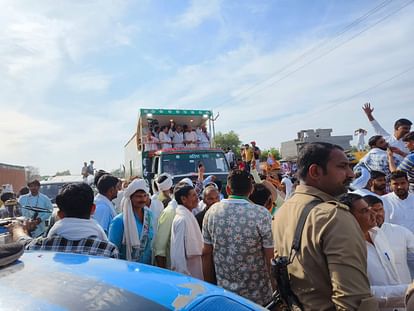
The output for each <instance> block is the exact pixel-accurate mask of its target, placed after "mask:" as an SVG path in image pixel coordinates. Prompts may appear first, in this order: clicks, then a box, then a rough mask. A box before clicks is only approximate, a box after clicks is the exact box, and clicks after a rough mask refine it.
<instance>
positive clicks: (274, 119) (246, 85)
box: [129, 10, 414, 147]
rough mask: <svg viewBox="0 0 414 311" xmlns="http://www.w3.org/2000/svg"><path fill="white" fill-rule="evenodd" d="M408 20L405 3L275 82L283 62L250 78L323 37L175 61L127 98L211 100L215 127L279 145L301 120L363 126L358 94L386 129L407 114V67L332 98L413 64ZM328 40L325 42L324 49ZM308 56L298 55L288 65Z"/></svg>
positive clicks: (181, 102)
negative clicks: (170, 71)
mask: <svg viewBox="0 0 414 311" xmlns="http://www.w3.org/2000/svg"><path fill="white" fill-rule="evenodd" d="M413 27H414V19H413V18H412V10H411V11H409V10H408V11H406V12H405V13H403V14H399V15H398V16H394V18H391V19H389V20H387V21H385V22H383V23H381V24H379V25H377V26H376V27H374V28H372V29H371V30H369V31H367V32H366V33H364V34H362V35H360V36H359V37H357V38H355V39H354V40H351V41H349V42H348V43H346V44H344V45H343V46H341V47H340V48H338V49H336V50H334V51H333V52H332V53H330V54H328V55H326V56H324V57H322V58H321V59H320V60H318V61H316V62H314V63H313V64H311V65H309V66H306V67H305V68H303V69H301V70H299V71H298V72H297V73H294V74H292V75H291V76H290V77H288V78H286V79H284V80H282V81H279V82H275V81H277V80H278V79H279V78H280V77H283V75H284V74H285V73H286V72H289V70H288V71H286V72H284V73H282V74H279V75H277V76H275V77H274V78H272V79H270V80H268V81H267V82H266V83H265V84H264V85H265V86H268V87H266V88H262V85H259V86H257V87H255V88H252V89H251V86H252V85H253V86H254V85H256V83H257V82H260V81H263V80H265V79H266V78H267V77H269V75H271V74H272V73H273V72H275V71H277V69H278V68H283V67H284V65H285V64H287V63H289V62H290V61H291V60H292V59H295V57H296V56H298V55H301V54H302V53H303V51H306V50H308V49H309V48H310V47H312V46H314V45H315V44H317V43H318V42H321V41H323V39H324V38H320V39H318V40H317V41H315V38H314V37H313V35H312V36H311V37H310V38H307V40H305V39H302V40H300V39H299V40H297V42H296V45H294V46H293V45H292V46H289V47H286V48H285V49H284V50H276V51H271V52H269V53H266V54H264V53H262V52H261V51H260V50H258V49H257V48H255V47H254V46H251V45H245V46H242V47H240V48H238V49H237V50H234V51H231V52H227V53H225V54H222V55H220V56H218V57H217V58H216V59H213V60H210V61H208V62H205V63H200V64H197V65H192V66H187V67H185V68H182V69H180V70H179V71H178V72H177V74H176V75H175V76H172V77H171V78H169V79H166V80H164V81H162V82H161V83H158V84H157V86H156V87H154V88H153V89H151V88H148V87H146V88H145V90H138V91H137V92H136V93H135V94H134V95H133V96H131V98H130V99H129V101H130V102H133V101H134V99H136V100H139V102H143V103H146V104H149V105H153V106H155V107H157V106H160V103H166V102H168V103H171V104H168V106H169V107H178V108H181V107H183V108H188V107H193V108H209V107H210V108H211V107H213V108H214V110H215V111H216V112H217V111H220V115H221V116H220V119H219V120H218V121H217V124H216V129H218V130H221V131H229V130H235V131H236V132H238V133H240V135H241V138H242V140H244V141H250V140H251V139H253V138H254V139H255V140H257V141H258V143H260V144H261V145H262V146H265V147H270V146H279V144H280V142H281V141H285V140H290V139H292V138H294V137H295V136H296V132H297V131H299V130H301V129H305V128H319V127H332V128H334V134H338V133H339V134H347V133H351V134H352V132H353V130H354V128H359V127H366V128H369V124H368V123H367V121H366V119H365V116H364V115H363V114H362V111H361V105H362V104H363V103H364V102H365V101H372V102H373V104H375V107H376V108H377V109H376V113H377V114H376V115H377V117H378V119H379V120H381V121H382V122H383V123H384V126H387V128H390V129H391V124H392V123H393V121H394V119H396V118H399V117H400V116H401V115H402V116H406V117H408V118H410V116H412V115H414V108H413V107H414V106H412V105H407V103H406V98H413V95H414V91H413V90H412V88H411V87H410V82H411V84H412V83H413V82H414V81H413V80H414V71H412V72H410V73H407V74H406V75H404V76H401V77H399V78H398V79H396V80H395V81H391V82H389V83H388V84H384V85H382V86H380V87H378V88H376V89H374V90H372V91H370V92H368V93H366V94H362V95H361V96H358V97H355V98H353V99H352V100H348V101H345V100H342V102H341V101H340V100H339V99H346V98H347V97H349V96H351V95H353V94H356V93H358V92H360V91H363V90H365V89H367V88H370V87H371V86H373V85H376V84H377V83H379V82H381V81H384V80H386V79H387V78H389V77H391V76H393V75H395V74H397V73H399V72H400V71H402V70H404V69H405V68H407V66H409V65H414V63H411V62H410V61H411V59H412V57H411V56H410V55H413V53H414V43H413V41H412V40H410V38H411V34H410V31H409V29H412V28H413ZM355 31H358V30H355ZM351 35H352V34H349V37H350V36H351ZM333 42H334V43H335V41H333ZM332 47H333V46H332V45H330V46H329V45H328V46H327V48H326V50H328V49H329V48H332ZM311 59H312V58H309V59H306V58H305V59H304V60H302V62H299V63H298V64H296V66H294V67H292V68H290V70H294V69H295V68H299V67H300V66H301V65H302V64H304V63H306V62H307V61H309V60H311ZM402 81H405V83H401V82H402ZM273 82H274V85H272V83H273ZM246 89H247V90H248V91H247V92H246ZM159 90H162V92H159ZM256 90H259V91H258V92H256ZM399 94H405V95H406V96H400V95H399ZM229 98H230V100H229ZM390 103H392V106H391V105H390ZM333 104H335V106H333V107H331V106H332V105H333ZM411 118H412V117H411ZM261 120H262V121H261ZM269 133H271V134H270V135H269Z"/></svg>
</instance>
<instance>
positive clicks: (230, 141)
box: [214, 131, 241, 157]
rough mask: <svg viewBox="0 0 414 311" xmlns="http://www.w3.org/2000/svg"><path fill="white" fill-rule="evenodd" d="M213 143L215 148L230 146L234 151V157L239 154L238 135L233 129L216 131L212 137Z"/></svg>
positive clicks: (239, 142)
mask: <svg viewBox="0 0 414 311" xmlns="http://www.w3.org/2000/svg"><path fill="white" fill-rule="evenodd" d="M214 143H215V145H216V147H217V148H221V149H223V150H226V149H227V148H230V149H231V150H233V152H234V153H235V155H236V157H238V156H240V145H241V141H240V138H239V135H238V134H236V133H235V132H234V131H230V132H228V133H221V132H218V133H217V134H216V135H215V137H214Z"/></svg>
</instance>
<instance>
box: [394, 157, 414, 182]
mask: <svg viewBox="0 0 414 311" xmlns="http://www.w3.org/2000/svg"><path fill="white" fill-rule="evenodd" d="M398 169H399V170H401V171H404V172H406V173H407V175H408V178H409V179H410V180H414V151H411V152H410V153H409V154H408V155H407V156H406V157H405V158H404V160H403V161H402V162H401V163H400V165H398Z"/></svg>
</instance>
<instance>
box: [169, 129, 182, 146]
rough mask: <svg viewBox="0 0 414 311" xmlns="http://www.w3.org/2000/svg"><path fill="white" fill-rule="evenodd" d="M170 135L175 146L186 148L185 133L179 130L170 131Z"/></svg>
mask: <svg viewBox="0 0 414 311" xmlns="http://www.w3.org/2000/svg"><path fill="white" fill-rule="evenodd" d="M168 135H169V136H170V137H171V139H172V143H173V146H174V148H184V133H183V132H177V131H172V130H171V129H170V131H169V132H168Z"/></svg>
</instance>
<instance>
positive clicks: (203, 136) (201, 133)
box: [196, 124, 210, 148]
mask: <svg viewBox="0 0 414 311" xmlns="http://www.w3.org/2000/svg"><path fill="white" fill-rule="evenodd" d="M196 133H197V137H198V141H199V143H198V146H199V147H200V148H210V134H209V133H208V132H207V128H206V126H205V125H204V124H203V125H202V126H201V128H197V131H196Z"/></svg>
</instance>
